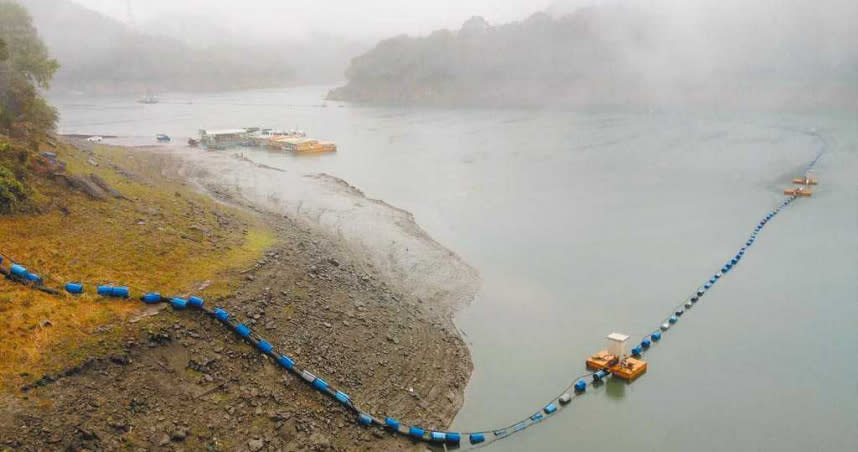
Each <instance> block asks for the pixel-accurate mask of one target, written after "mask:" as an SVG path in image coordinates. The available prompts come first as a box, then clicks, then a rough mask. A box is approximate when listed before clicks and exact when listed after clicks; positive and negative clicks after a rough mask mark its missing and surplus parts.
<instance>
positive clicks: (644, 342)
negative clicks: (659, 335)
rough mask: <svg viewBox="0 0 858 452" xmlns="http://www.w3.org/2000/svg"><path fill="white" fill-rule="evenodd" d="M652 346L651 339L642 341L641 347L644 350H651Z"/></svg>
mask: <svg viewBox="0 0 858 452" xmlns="http://www.w3.org/2000/svg"><path fill="white" fill-rule="evenodd" d="M650 345H652V342H650V341H649V339H646V338H644V340H642V341H641V347H643V348H649V346H650Z"/></svg>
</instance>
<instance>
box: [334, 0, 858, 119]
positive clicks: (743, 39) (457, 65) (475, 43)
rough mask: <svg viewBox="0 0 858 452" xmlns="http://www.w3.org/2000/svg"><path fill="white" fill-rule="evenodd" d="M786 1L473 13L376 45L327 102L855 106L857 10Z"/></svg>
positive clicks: (354, 62) (857, 93)
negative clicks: (767, 5) (690, 13)
mask: <svg viewBox="0 0 858 452" xmlns="http://www.w3.org/2000/svg"><path fill="white" fill-rule="evenodd" d="M792 3H796V4H795V5H792V6H793V8H783V9H777V10H761V9H759V8H757V10H755V9H754V8H753V7H749V8H748V11H746V13H745V14H743V15H739V16H730V17H716V18H714V19H712V20H711V21H708V22H707V21H700V23H697V22H695V21H694V20H693V17H692V18H690V17H684V16H680V15H678V14H673V15H671V14H668V13H665V11H663V10H658V9H656V8H649V7H647V8H646V9H644V8H643V7H640V8H639V7H635V6H627V4H619V3H603V4H600V5H599V6H591V7H585V8H577V9H572V10H571V12H555V13H554V14H548V13H537V14H534V15H532V16H531V17H529V18H527V19H525V20H522V21H520V22H514V23H509V24H505V25H497V26H493V25H490V24H489V23H487V22H486V21H485V20H483V19H482V18H479V17H475V18H472V19H470V20H469V21H467V22H466V23H465V24H464V25H463V26H462V28H461V29H460V30H457V31H449V30H440V31H437V32H435V33H432V34H431V35H429V36H425V37H408V36H398V37H394V38H391V39H387V40H385V41H382V42H380V43H379V44H378V45H377V46H376V47H375V48H374V49H372V50H371V51H369V52H367V53H365V54H363V55H361V56H359V57H357V58H355V59H353V60H352V62H351V65H350V66H349V68H348V70H347V72H346V76H347V78H348V84H347V85H345V86H343V87H341V88H339V89H336V90H334V91H332V92H331V93H330V95H329V97H330V98H331V99H338V100H349V101H358V102H377V103H402V104H440V105H463V104H464V105H468V104H474V105H545V104H555V105H556V104H561V105H637V106H644V107H649V106H659V105H675V104H687V105H707V106H719V105H723V106H750V107H777V106H781V105H798V106H809V107H813V106H816V105H826V106H828V107H830V106H835V107H838V106H855V105H856V101H855V99H856V97H858V89H856V80H858V46H855V45H854V38H855V36H854V31H850V30H852V28H851V26H850V25H849V19H848V14H852V12H853V11H855V10H856V8H855V7H854V6H849V5H848V4H844V5H845V6H844V7H843V8H839V9H838V10H839V11H844V12H846V13H847V16H844V17H840V16H837V15H833V14H831V13H829V12H828V11H827V10H825V9H824V8H821V7H817V6H814V5H809V4H801V3H797V2H792ZM694 12H695V13H697V14H700V15H703V14H704V12H700V11H694ZM832 16H834V17H833V18H832ZM823 29H824V30H826V32H825V33H820V32H819V30H823ZM850 42H852V44H849V43H850Z"/></svg>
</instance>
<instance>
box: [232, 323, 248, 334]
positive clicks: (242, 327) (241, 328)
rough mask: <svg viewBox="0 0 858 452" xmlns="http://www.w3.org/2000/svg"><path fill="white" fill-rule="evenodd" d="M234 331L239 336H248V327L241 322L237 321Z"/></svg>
mask: <svg viewBox="0 0 858 452" xmlns="http://www.w3.org/2000/svg"><path fill="white" fill-rule="evenodd" d="M235 332H236V333H238V335H239V336H241V337H250V328H248V327H247V325H245V324H243V323H239V324H238V325H236V326H235Z"/></svg>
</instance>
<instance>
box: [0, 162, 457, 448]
mask: <svg viewBox="0 0 858 452" xmlns="http://www.w3.org/2000/svg"><path fill="white" fill-rule="evenodd" d="M132 152H136V154H135V156H144V155H147V156H149V157H150V158H153V159H159V160H160V161H161V162H162V163H163V168H164V172H165V173H170V172H173V171H175V170H176V168H179V166H178V165H177V162H176V161H175V160H174V159H173V158H172V157H170V156H168V155H164V154H159V153H150V152H148V151H132ZM138 158H139V157H138ZM233 164H235V163H233ZM181 168H183V169H184V171H183V172H184V173H185V174H188V171H187V170H188V167H187V161H186V163H185V165H184V166H181ZM198 171H200V168H196V169H194V172H193V174H194V175H195V177H199V180H200V183H201V184H203V185H205V186H206V187H207V188H209V189H211V190H212V192H213V193H216V194H218V196H220V197H221V198H222V199H223V200H225V201H228V202H231V203H243V202H244V200H245V199H251V200H252V198H251V197H246V198H245V197H243V196H238V195H237V190H235V189H234V187H228V186H224V184H216V183H214V181H213V180H212V179H206V178H205V177H203V176H201V175H200V173H199V172H198ZM209 174H211V173H209ZM129 177H134V175H133V174H130V175H129ZM306 179H307V180H317V181H321V180H327V178H326V177H324V176H320V177H318V178H315V179H313V178H306ZM325 184H326V186H327V187H328V189H329V190H331V191H333V192H340V193H346V195H347V196H348V201H346V202H348V203H364V205H369V206H372V207H373V208H374V209H379V210H378V211H380V209H381V208H382V207H383V206H385V205H384V204H382V203H379V202H376V201H370V200H366V199H365V198H364V199H360V196H359V192H357V191H356V190H354V189H352V188H350V187H348V186H344V185H342V183H340V182H334V183H330V182H325ZM308 195H309V194H308ZM308 204H310V207H308V206H307V205H302V206H300V207H298V208H296V209H295V211H294V213H293V215H296V214H297V215H298V216H297V217H295V216H292V215H290V216H289V218H284V216H283V215H282V214H278V215H274V214H270V213H265V212H260V215H263V216H264V217H265V218H266V219H267V221H269V222H270V223H271V225H272V227H273V228H275V229H276V231H277V234H278V236H279V237H280V238H281V239H282V240H283V242H282V245H278V246H277V247H276V248H275V249H272V250H270V251H269V252H267V254H266V255H265V256H264V257H263V258H261V259H260V260H259V261H258V262H257V264H256V265H255V266H254V267H253V268H250V269H247V271H246V272H244V273H243V274H242V276H241V277H242V279H243V281H242V283H241V287H240V289H238V290H237V291H236V292H235V293H234V294H232V295H230V296H227V297H224V298H221V299H212V300H208V301H207V303H209V304H210V305H217V306H223V307H225V308H227V309H228V310H230V311H231V312H233V313H234V315H235V316H236V317H239V318H241V319H247V323H248V324H249V325H250V326H251V327H252V328H253V329H254V330H256V331H258V332H259V333H260V334H261V335H262V336H264V337H265V338H267V339H268V340H269V341H270V342H272V344H274V346H275V347H276V348H277V349H278V350H281V351H283V352H284V353H287V354H290V355H291V356H293V357H294V358H295V360H296V361H297V362H299V363H301V365H302V366H304V367H306V368H308V369H309V370H311V371H313V372H315V373H317V374H318V375H321V376H324V377H326V380H327V381H329V382H330V383H332V384H333V385H335V386H337V387H340V388H342V389H343V390H344V391H346V392H348V393H349V394H350V395H351V396H352V398H353V399H355V400H357V401H359V403H360V404H361V405H362V406H363V407H365V408H366V409H367V410H371V411H373V412H374V413H378V414H388V415H391V416H396V417H399V418H401V419H402V420H403V421H405V422H408V423H414V424H419V425H422V426H425V427H427V428H444V427H445V426H446V425H448V424H449V423H450V422H451V421H452V419H453V417H454V415H455V413H456V412H457V410H458V408H459V407H460V406H461V403H462V397H463V391H464V388H465V385H466V384H467V381H468V378H469V375H470V372H471V363H470V358H469V354H468V350H467V348H466V346H465V345H464V343H463V342H462V340H461V338H460V337H459V336H458V334H457V333H456V332H455V329H454V328H453V327H452V323H451V321H450V312H452V307H453V306H455V305H456V304H457V303H460V302H461V300H459V299H456V297H453V296H450V295H449V294H451V293H453V292H452V291H451V290H450V289H445V288H443V287H441V286H440V285H439V286H438V287H435V288H432V287H431V285H430V284H429V282H432V281H440V276H438V275H442V274H443V273H444V272H445V271H447V270H446V269H443V268H441V267H442V265H441V261H440V260H437V261H435V262H434V263H433V264H425V263H420V262H418V261H414V260H410V261H408V262H411V263H412V264H413V266H414V267H413V268H412V270H414V271H421V270H424V269H425V270H431V269H433V268H434V275H435V276H433V277H434V278H439V279H437V280H432V279H430V280H428V282H427V281H418V279H417V278H414V277H406V278H404V279H403V280H395V277H396V276H397V275H406V274H407V273H408V270H407V269H404V268H401V267H397V266H396V265H394V264H393V263H395V262H398V263H400V265H401V263H402V262H403V261H401V260H394V259H391V258H388V261H387V262H388V263H386V264H385V263H384V260H383V259H381V258H379V257H377V256H367V255H365V254H363V252H364V249H365V248H364V247H370V246H371V245H372V243H371V242H361V243H360V244H357V245H355V244H353V243H351V242H349V238H350V237H351V234H350V232H349V231H350V229H349V228H347V227H344V226H343V225H342V224H340V225H339V226H338V227H336V228H334V229H333V230H334V231H339V233H338V234H331V231H332V229H330V226H331V224H335V223H326V222H325V221H324V219H325V218H327V216H328V215H330V213H329V212H327V213H326V211H319V210H317V209H318V207H315V204H314V203H313V202H310V203H308ZM247 207H251V206H247ZM308 209H309V210H308ZM385 209H388V210H389V212H390V213H388V214H386V216H385V218H390V216H393V217H395V218H397V219H398V220H399V221H400V223H399V224H398V225H397V226H395V227H391V228H393V229H398V230H399V231H402V232H408V234H407V235H406V238H399V239H394V240H403V241H405V242H406V243H408V244H409V246H413V247H415V249H417V250H429V252H430V255H432V256H434V255H436V253H440V252H441V251H440V249H441V247H440V246H439V245H437V244H434V245H432V243H434V242H432V243H423V241H425V240H426V237H425V234H423V233H422V231H420V230H419V228H416V229H415V227H416V225H413V221H410V223H409V220H410V218H409V216H408V215H407V213H405V212H402V211H398V210H395V209H390V208H389V207H385ZM308 211H309V212H314V213H318V217H319V220H320V221H319V222H318V223H316V224H315V225H314V224H313V222H311V221H308V219H307V217H305V216H303V215H304V214H303V213H301V214H298V212H308ZM376 214H377V213H376ZM318 225H324V226H325V227H321V228H320V227H317V226H318ZM397 237H399V236H397ZM408 237H410V238H408ZM387 240H390V238H389V237H388V239H387ZM418 243H422V245H418ZM393 248H394V244H393V243H391V244H390V245H389V247H387V248H384V252H385V253H388V254H390V253H393V254H392V255H394V256H396V253H395V252H393V251H392V250H393ZM412 253H415V252H414V251H409V253H408V256H412ZM447 253H448V255H449V252H447ZM414 255H416V254H414ZM429 273H430V274H431V271H430V272H429ZM453 281H454V283H456V282H459V283H460V284H464V283H462V282H461V281H462V280H461V278H458V279H454V280H453ZM472 283H473V282H472ZM454 286H455V284H454ZM458 287H460V286H458ZM456 290H459V289H458V288H457V289H456ZM456 294H457V296H460V297H461V296H464V295H463V293H462V292H461V291H459V292H456ZM436 303H437V304H436ZM147 309H149V310H150V311H147V312H144V313H143V314H145V315H140V316H134V317H133V318H131V319H130V320H129V321H128V324H127V325H124V326H123V327H128V328H129V329H130V330H131V331H134V332H135V334H133V335H131V336H130V337H129V339H128V340H127V342H126V343H125V346H124V347H123V348H122V351H121V353H118V354H116V355H112V356H92V357H91V359H90V360H89V361H88V362H87V364H85V365H84V366H81V367H79V368H75V369H68V370H66V371H64V372H60V373H58V374H55V375H47V376H45V378H42V379H41V380H39V382H38V383H37V384H36V385H33V386H31V387H26V388H18V390H16V391H14V392H12V393H8V394H4V395H2V396H0V397H2V401H0V405H2V406H3V407H4V408H3V409H2V410H0V439H2V440H0V449H2V448H8V449H11V450H22V451H36V450H127V449H132V450H201V449H209V450H252V451H258V450H272V451H274V450H284V451H289V450H412V449H417V450H420V449H423V448H424V447H425V446H423V445H422V444H418V443H412V442H411V441H409V440H406V439H402V438H395V437H391V436H389V435H387V434H384V433H382V432H380V431H377V430H372V429H365V428H362V427H359V426H357V424H356V423H355V420H354V419H353V415H351V414H350V413H348V412H346V410H344V409H343V408H342V407H340V406H339V405H338V404H336V403H334V402H333V401H331V400H329V399H328V398H326V397H323V396H322V395H320V394H319V393H317V392H316V391H314V390H312V389H311V388H310V387H309V386H307V385H306V384H305V383H304V382H303V381H300V380H298V379H297V378H295V377H293V376H292V375H289V374H286V373H284V372H283V371H282V370H280V369H279V368H278V366H277V365H275V364H274V363H273V362H272V361H271V360H270V359H269V358H267V357H266V356H263V355H261V354H260V353H258V352H257V351H255V350H254V349H252V348H251V347H250V346H249V345H247V344H246V343H244V342H243V341H241V340H239V339H238V338H237V337H236V336H235V335H234V334H233V333H231V332H229V331H227V330H226V329H225V328H224V327H223V326H222V325H221V324H219V323H217V322H215V321H213V320H212V319H209V318H207V317H204V316H202V315H200V314H199V313H196V312H193V311H188V312H173V311H172V310H171V309H164V310H161V309H155V308H147ZM132 322H133V323H132Z"/></svg>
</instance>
